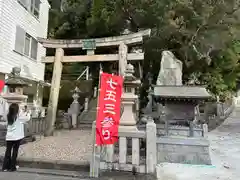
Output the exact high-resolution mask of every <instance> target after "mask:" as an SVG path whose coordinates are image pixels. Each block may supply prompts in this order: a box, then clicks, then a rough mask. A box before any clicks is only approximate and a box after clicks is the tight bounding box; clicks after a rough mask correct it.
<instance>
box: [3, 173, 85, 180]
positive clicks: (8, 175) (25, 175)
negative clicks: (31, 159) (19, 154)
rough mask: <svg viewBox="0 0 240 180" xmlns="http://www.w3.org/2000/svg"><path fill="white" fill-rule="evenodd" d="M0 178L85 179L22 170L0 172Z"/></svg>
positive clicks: (37, 179)
mask: <svg viewBox="0 0 240 180" xmlns="http://www.w3.org/2000/svg"><path fill="white" fill-rule="evenodd" d="M0 180H86V179H80V178H71V177H64V176H55V175H54V176H53V175H44V174H37V173H24V172H0Z"/></svg>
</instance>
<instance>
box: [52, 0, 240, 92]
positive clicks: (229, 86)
mask: <svg viewBox="0 0 240 180" xmlns="http://www.w3.org/2000/svg"><path fill="white" fill-rule="evenodd" d="M60 14H61V15H58V16H57V15H56V16H57V17H58V18H59V19H58V20H56V21H58V22H57V23H56V26H55V28H53V29H54V30H53V31H54V33H52V34H53V36H54V37H55V38H67V39H70V38H89V37H102V36H113V35H119V34H120V32H122V30H123V29H124V28H125V27H126V26H127V23H126V22H127V21H128V22H130V27H131V30H132V31H138V30H140V29H144V28H151V29H152V35H151V38H150V39H148V40H147V41H145V44H144V49H145V61H144V71H143V72H149V71H151V72H153V75H154V81H155V80H156V77H157V74H158V71H159V68H160V60H161V52H162V50H171V51H173V53H174V54H175V55H176V57H177V58H178V59H180V60H182V61H183V65H184V72H183V73H184V80H185V81H186V82H187V81H188V79H189V78H190V76H191V75H192V74H193V73H196V74H199V79H200V82H201V83H203V84H206V85H207V87H208V88H209V90H211V91H212V92H213V93H214V94H218V95H219V94H220V95H221V96H223V95H222V94H221V93H220V92H228V91H229V92H230V91H232V90H233V89H234V88H235V86H236V83H235V82H236V79H237V77H238V70H239V65H238V54H237V53H238V52H237V51H236V46H238V45H237V44H238V43H236V42H234V40H238V38H239V22H240V21H239V1H238V0H204V1H203V0H171V1H169V0H92V1H89V0H82V1H77V0H65V1H64V3H62V11H60ZM56 21H55V22H56ZM56 27H57V28H56ZM233 42H234V43H233ZM227 64H228V65H229V66H228V67H229V68H228V69H226V67H227ZM150 65H151V66H150ZM230 70H234V71H233V72H230ZM145 77H146V74H145Z"/></svg>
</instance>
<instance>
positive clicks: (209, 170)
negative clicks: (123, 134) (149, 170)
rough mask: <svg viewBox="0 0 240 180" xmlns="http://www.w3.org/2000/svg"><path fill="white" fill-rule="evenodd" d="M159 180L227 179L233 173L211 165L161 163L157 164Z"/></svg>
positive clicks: (231, 176)
mask: <svg viewBox="0 0 240 180" xmlns="http://www.w3.org/2000/svg"><path fill="white" fill-rule="evenodd" d="M156 177H157V179H158V180H227V179H229V180H230V179H231V178H233V175H232V174H231V173H230V172H228V171H227V170H223V169H221V168H219V167H215V166H211V165H190V164H174V163H160V164H158V165H157V166H156Z"/></svg>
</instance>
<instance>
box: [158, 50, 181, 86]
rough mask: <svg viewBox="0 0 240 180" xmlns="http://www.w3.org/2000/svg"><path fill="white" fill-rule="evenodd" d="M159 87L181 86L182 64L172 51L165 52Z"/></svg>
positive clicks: (163, 53)
mask: <svg viewBox="0 0 240 180" xmlns="http://www.w3.org/2000/svg"><path fill="white" fill-rule="evenodd" d="M156 84H157V85H167V86H181V85H182V62H181V61H180V60H178V59H177V58H176V57H175V56H174V55H173V53H172V52H171V51H163V52H162V59H161V68H160V71H159V74H158V79H157V83H156Z"/></svg>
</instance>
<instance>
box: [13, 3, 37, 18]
mask: <svg viewBox="0 0 240 180" xmlns="http://www.w3.org/2000/svg"><path fill="white" fill-rule="evenodd" d="M17 1H18V2H19V3H20V4H21V5H22V6H23V7H24V8H25V9H26V10H27V11H29V12H30V13H31V14H32V15H34V16H35V17H36V18H39V11H40V4H41V1H40V0H17Z"/></svg>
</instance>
